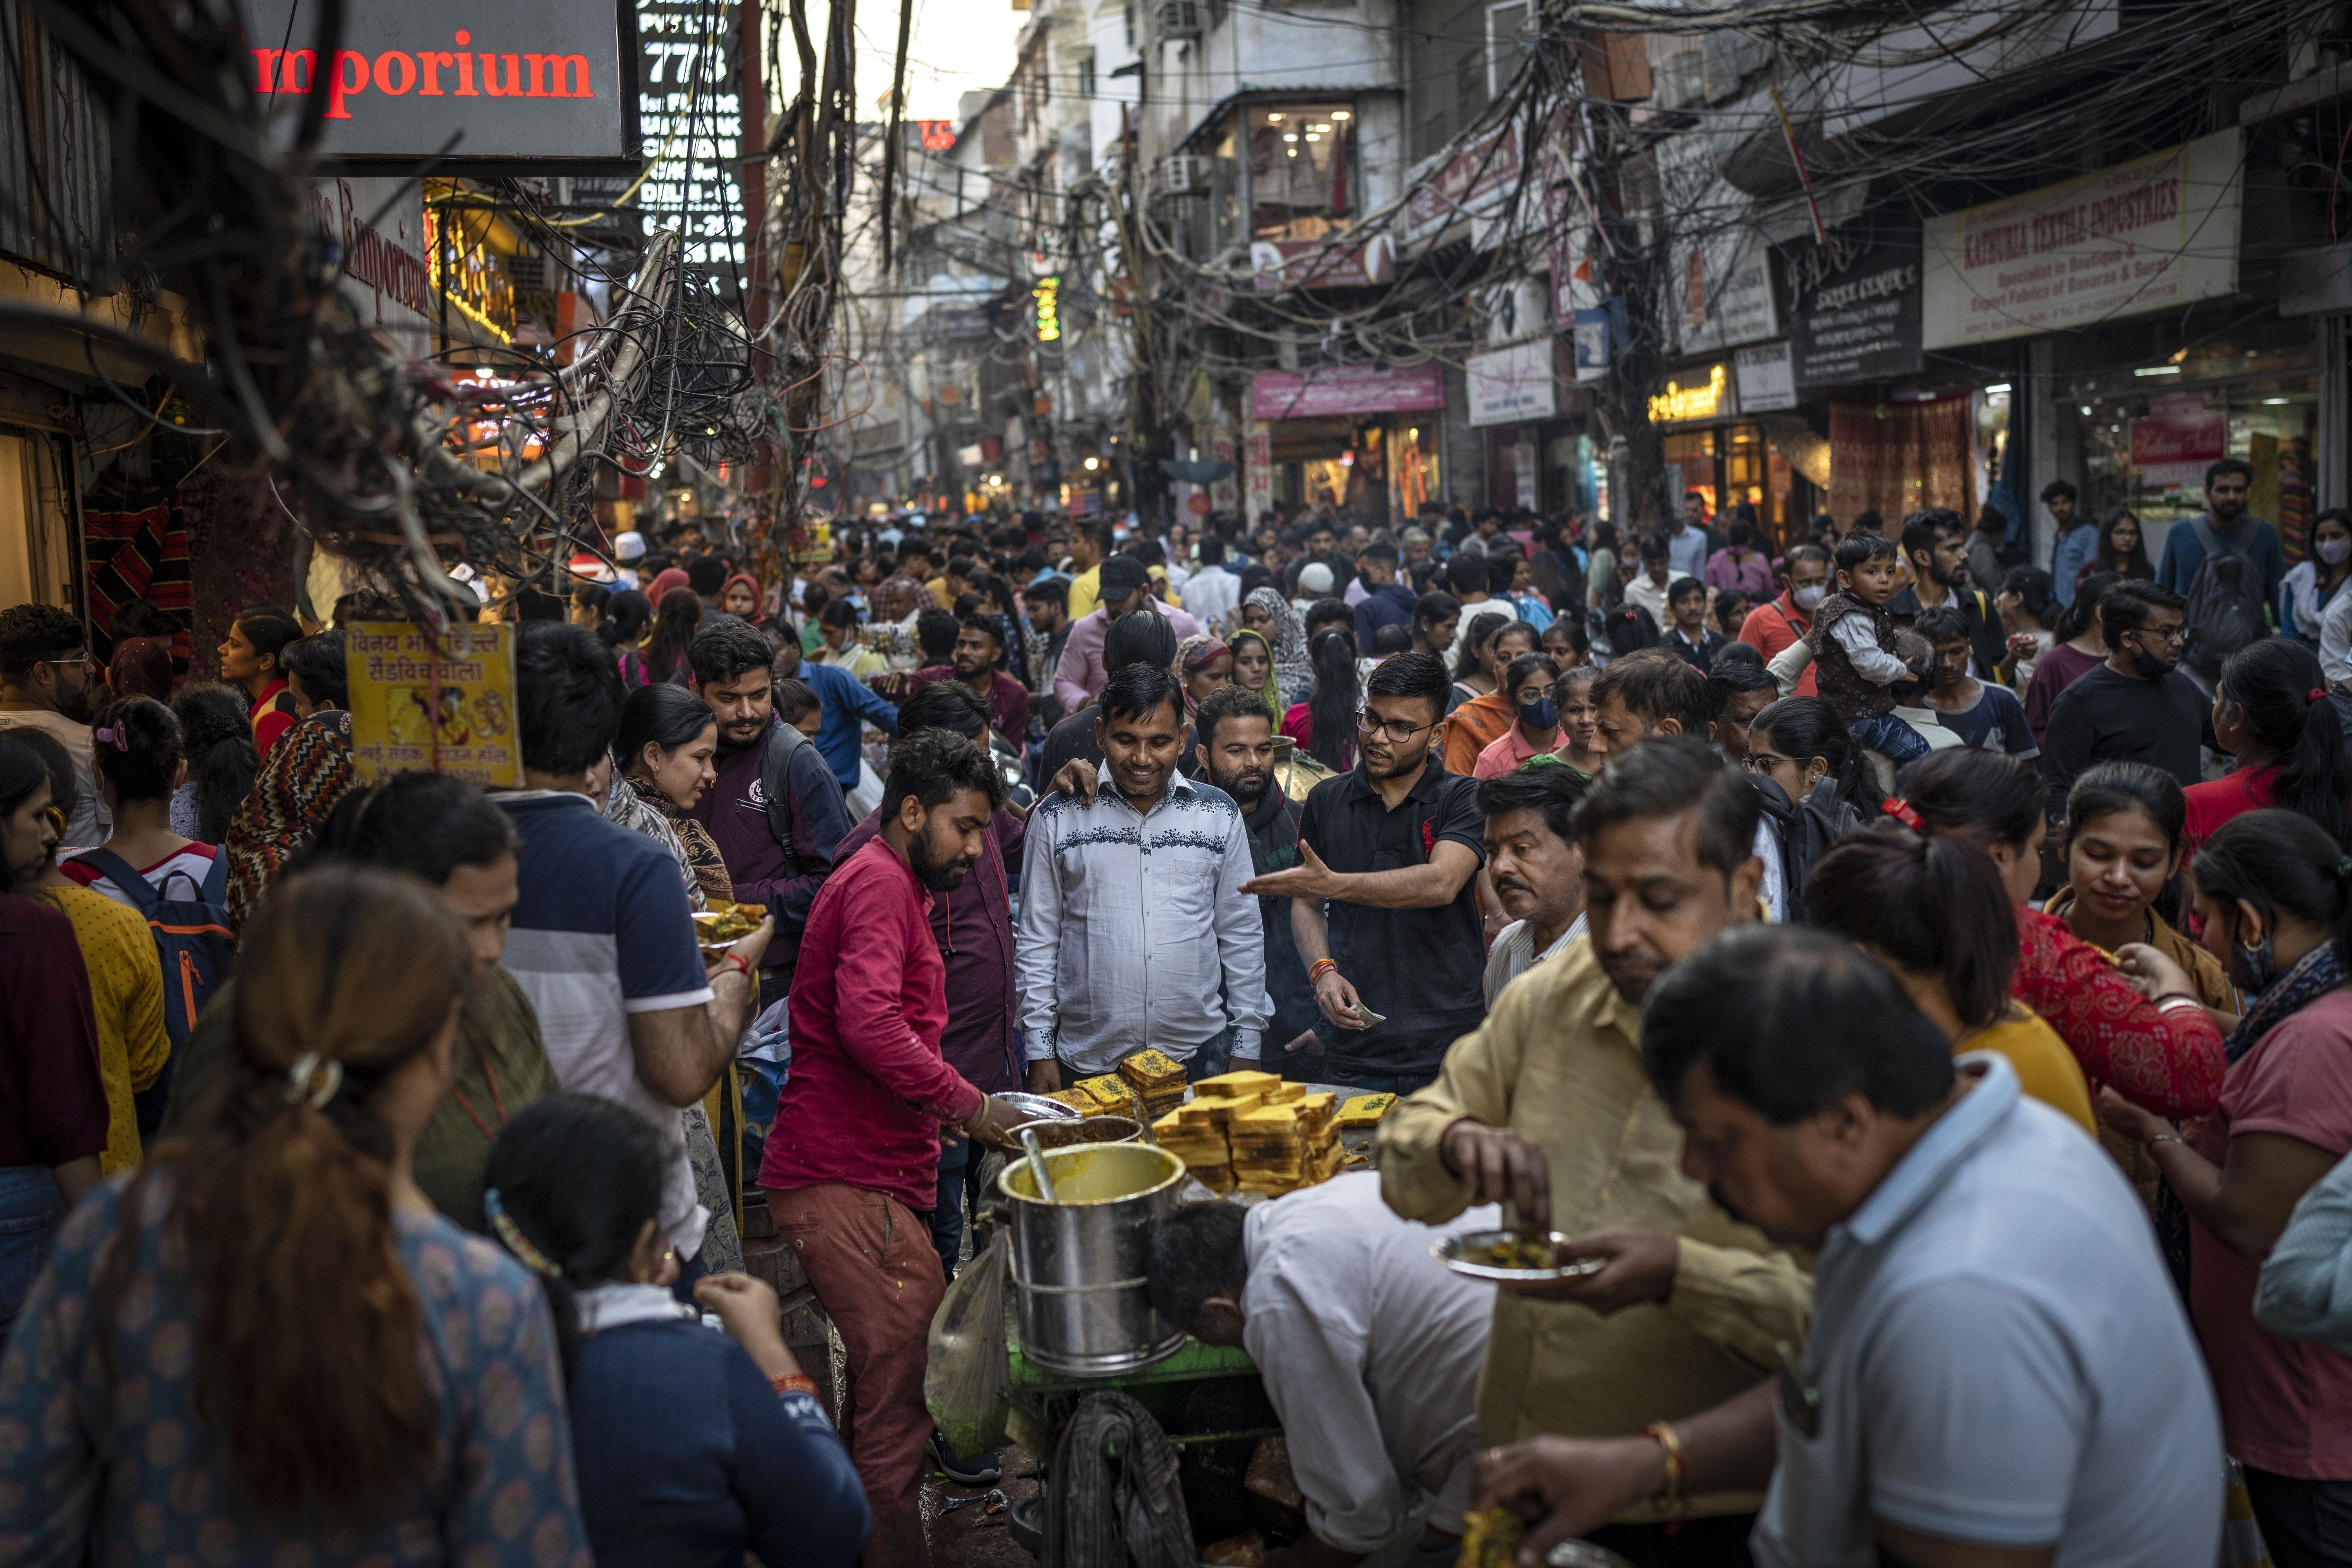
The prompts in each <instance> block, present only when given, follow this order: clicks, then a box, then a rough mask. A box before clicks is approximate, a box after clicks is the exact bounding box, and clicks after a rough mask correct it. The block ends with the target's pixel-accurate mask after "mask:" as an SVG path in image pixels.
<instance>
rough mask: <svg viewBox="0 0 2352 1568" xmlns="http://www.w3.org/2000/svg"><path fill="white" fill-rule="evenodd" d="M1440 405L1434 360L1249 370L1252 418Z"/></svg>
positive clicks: (1441, 380) (1441, 377)
mask: <svg viewBox="0 0 2352 1568" xmlns="http://www.w3.org/2000/svg"><path fill="white" fill-rule="evenodd" d="M1444 406H1445V373H1444V370H1443V369H1441V368H1440V367H1439V366H1437V365H1433V364H1416V365H1406V366H1400V367H1398V368H1395V369H1391V370H1383V369H1381V368H1379V367H1377V366H1374V365H1365V364H1348V365H1326V366H1323V367H1321V368H1319V369H1316V370H1261V371H1258V372H1256V373H1255V374H1252V375H1251V376H1250V417H1251V418H1253V419H1324V418H1329V417H1331V416H1334V415H1340V414H1411V413H1413V412H1415V411H1417V410H1419V409H1423V408H1443V407H1444Z"/></svg>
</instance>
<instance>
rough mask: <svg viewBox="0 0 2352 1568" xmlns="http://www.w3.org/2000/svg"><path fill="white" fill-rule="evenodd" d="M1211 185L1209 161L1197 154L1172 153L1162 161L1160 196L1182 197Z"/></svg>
mask: <svg viewBox="0 0 2352 1568" xmlns="http://www.w3.org/2000/svg"><path fill="white" fill-rule="evenodd" d="M1208 183H1209V161H1208V159H1206V158H1204V157H1202V156H1201V155H1200V154H1199V153H1170V154H1169V155H1168V156H1167V157H1165V158H1162V159H1161V160H1160V195H1167V196H1181V195H1184V194H1185V193H1186V192H1188V191H1197V190H1199V189H1200V188H1201V187H1202V186H1203V185H1205V184H1208Z"/></svg>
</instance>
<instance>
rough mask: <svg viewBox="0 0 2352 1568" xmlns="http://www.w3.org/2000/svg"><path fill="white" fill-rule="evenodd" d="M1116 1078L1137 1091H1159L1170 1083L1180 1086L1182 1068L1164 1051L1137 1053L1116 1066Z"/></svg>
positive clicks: (1182, 1076)
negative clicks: (1119, 1078)
mask: <svg viewBox="0 0 2352 1568" xmlns="http://www.w3.org/2000/svg"><path fill="white" fill-rule="evenodd" d="M1118 1076H1119V1077H1121V1078H1123V1079H1126V1080H1127V1081H1128V1082H1129V1083H1131V1084H1133V1085H1134V1086H1135V1087H1136V1088H1138V1089H1160V1088H1163V1087H1165V1086H1166V1085H1168V1084H1170V1083H1171V1082H1172V1083H1175V1084H1178V1085H1180V1086H1181V1084H1182V1083H1183V1081H1184V1068H1183V1067H1182V1065H1181V1064H1180V1063H1179V1062H1177V1061H1176V1060H1175V1059H1174V1058H1171V1057H1170V1056H1169V1055H1168V1054H1167V1053H1166V1052H1164V1051H1152V1050H1146V1051H1138V1052H1136V1053H1135V1054H1134V1055H1133V1056H1131V1057H1129V1058H1127V1059H1126V1060H1125V1061H1123V1062H1121V1063H1119V1064H1118Z"/></svg>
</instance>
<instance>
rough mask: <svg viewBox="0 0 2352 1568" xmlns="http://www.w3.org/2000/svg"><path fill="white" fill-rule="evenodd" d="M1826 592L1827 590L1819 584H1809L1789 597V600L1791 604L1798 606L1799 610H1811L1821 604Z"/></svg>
mask: <svg viewBox="0 0 2352 1568" xmlns="http://www.w3.org/2000/svg"><path fill="white" fill-rule="evenodd" d="M1826 592H1827V590H1826V589H1825V588H1824V587H1823V586H1822V584H1819V583H1808V584H1805V585H1804V586H1803V587H1801V588H1799V589H1797V590H1796V591H1795V592H1793V593H1791V594H1790V595H1789V598H1790V602H1791V603H1793V604H1794V605H1796V606H1797V608H1799V609H1801V610H1810V609H1812V608H1814V607H1815V606H1816V605H1820V604H1821V602H1822V597H1823V595H1825V593H1826Z"/></svg>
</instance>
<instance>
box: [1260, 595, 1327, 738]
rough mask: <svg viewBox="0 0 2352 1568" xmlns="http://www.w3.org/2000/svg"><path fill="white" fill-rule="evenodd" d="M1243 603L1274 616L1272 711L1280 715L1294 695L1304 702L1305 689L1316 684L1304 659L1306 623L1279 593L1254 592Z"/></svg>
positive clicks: (1311, 671) (1310, 665) (1312, 666)
mask: <svg viewBox="0 0 2352 1568" xmlns="http://www.w3.org/2000/svg"><path fill="white" fill-rule="evenodd" d="M1242 603H1243V604H1244V605H1256V606H1257V607H1258V608H1259V609H1261V610H1265V611H1267V612H1269V613H1271V614H1272V615H1273V616H1274V638H1273V642H1274V682H1275V686H1276V689H1277V690H1278V691H1279V693H1280V694H1281V700H1277V701H1276V703H1275V704H1274V710H1275V711H1276V712H1277V713H1280V712H1283V711H1284V710H1286V709H1288V707H1289V706H1290V697H1291V695H1292V694H1293V693H1294V692H1295V693H1297V694H1298V696H1299V698H1300V700H1305V695H1306V693H1307V689H1309V688H1311V687H1312V686H1313V685H1314V684H1315V667H1314V665H1313V664H1312V663H1310V662H1309V661H1308V659H1307V623H1306V622H1305V621H1302V620H1300V619H1299V618H1298V612H1297V610H1294V609H1292V608H1291V607H1290V602H1289V601H1288V600H1287V599H1285V598H1284V597H1283V596H1282V594H1281V592H1280V590H1278V589H1275V588H1270V587H1269V588H1253V589H1251V590H1250V595H1249V597H1248V598H1246V599H1244V600H1243V601H1242Z"/></svg>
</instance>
